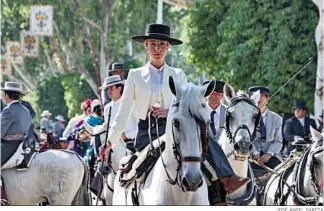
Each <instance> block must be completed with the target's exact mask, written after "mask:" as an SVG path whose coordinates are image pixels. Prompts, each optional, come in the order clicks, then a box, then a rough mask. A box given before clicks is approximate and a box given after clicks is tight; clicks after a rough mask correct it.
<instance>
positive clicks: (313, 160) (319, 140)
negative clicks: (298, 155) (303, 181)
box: [307, 126, 324, 197]
mask: <svg viewBox="0 0 324 211" xmlns="http://www.w3.org/2000/svg"><path fill="white" fill-rule="evenodd" d="M310 132H311V135H312V140H313V143H312V146H311V149H310V153H309V155H308V156H309V157H308V158H307V160H308V161H309V162H310V163H309V168H310V172H311V175H312V176H311V177H312V178H311V179H312V185H313V186H314V189H315V192H320V193H321V194H322V197H323V185H324V181H323V177H324V175H323V137H324V132H323V133H322V134H321V133H320V132H318V131H317V130H315V129H314V128H313V127H312V126H310ZM320 193H317V194H320Z"/></svg>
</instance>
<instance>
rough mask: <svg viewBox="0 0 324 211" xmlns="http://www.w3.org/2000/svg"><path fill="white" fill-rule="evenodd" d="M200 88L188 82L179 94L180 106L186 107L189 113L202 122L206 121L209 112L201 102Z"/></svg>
mask: <svg viewBox="0 0 324 211" xmlns="http://www.w3.org/2000/svg"><path fill="white" fill-rule="evenodd" d="M201 97H202V93H201V89H199V87H198V86H196V85H194V84H192V83H188V84H187V87H186V88H185V89H184V92H183V93H182V94H181V100H180V105H181V107H183V108H185V109H188V110H189V113H190V114H191V115H192V116H193V117H195V118H198V119H201V120H203V121H204V122H206V121H208V118H209V114H208V111H207V109H205V106H204V104H201V103H199V102H201Z"/></svg>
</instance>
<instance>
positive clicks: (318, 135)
mask: <svg viewBox="0 0 324 211" xmlns="http://www.w3.org/2000/svg"><path fill="white" fill-rule="evenodd" d="M309 129H310V133H311V135H312V139H313V140H314V141H320V140H323V137H322V134H321V133H320V132H318V131H317V130H315V129H314V128H313V126H311V125H310V128H309Z"/></svg>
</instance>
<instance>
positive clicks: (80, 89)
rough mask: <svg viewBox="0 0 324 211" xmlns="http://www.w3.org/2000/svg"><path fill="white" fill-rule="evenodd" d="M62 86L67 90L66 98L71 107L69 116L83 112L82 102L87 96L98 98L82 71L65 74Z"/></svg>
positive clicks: (68, 105) (67, 104)
mask: <svg viewBox="0 0 324 211" xmlns="http://www.w3.org/2000/svg"><path fill="white" fill-rule="evenodd" d="M62 86H63V87H64V91H65V92H64V100H65V103H66V106H67V107H68V108H69V111H68V114H67V116H68V118H72V117H74V116H75V115H77V114H81V110H80V104H81V102H82V101H84V100H85V99H87V98H92V99H95V98H96V96H95V95H94V93H93V92H92V90H91V89H90V87H89V85H88V83H87V82H86V81H85V79H84V76H83V75H81V74H80V73H69V74H65V75H64V78H62ZM62 102H64V101H61V103H62Z"/></svg>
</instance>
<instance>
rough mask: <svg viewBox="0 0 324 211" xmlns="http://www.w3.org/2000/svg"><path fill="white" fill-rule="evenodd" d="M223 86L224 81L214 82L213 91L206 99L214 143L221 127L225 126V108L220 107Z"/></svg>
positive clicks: (217, 138) (220, 131)
mask: <svg viewBox="0 0 324 211" xmlns="http://www.w3.org/2000/svg"><path fill="white" fill-rule="evenodd" d="M208 83H209V81H205V82H204V83H203V85H205V84H208ZM224 85H225V82H224V81H221V80H216V86H215V88H214V91H213V92H212V93H211V94H210V95H209V96H208V97H207V106H208V108H209V110H210V126H211V129H212V132H213V135H214V136H215V140H216V141H218V140H219V137H220V135H221V133H222V131H223V128H222V126H223V125H224V124H225V112H226V108H225V106H223V105H221V99H222V98H223V88H224Z"/></svg>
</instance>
